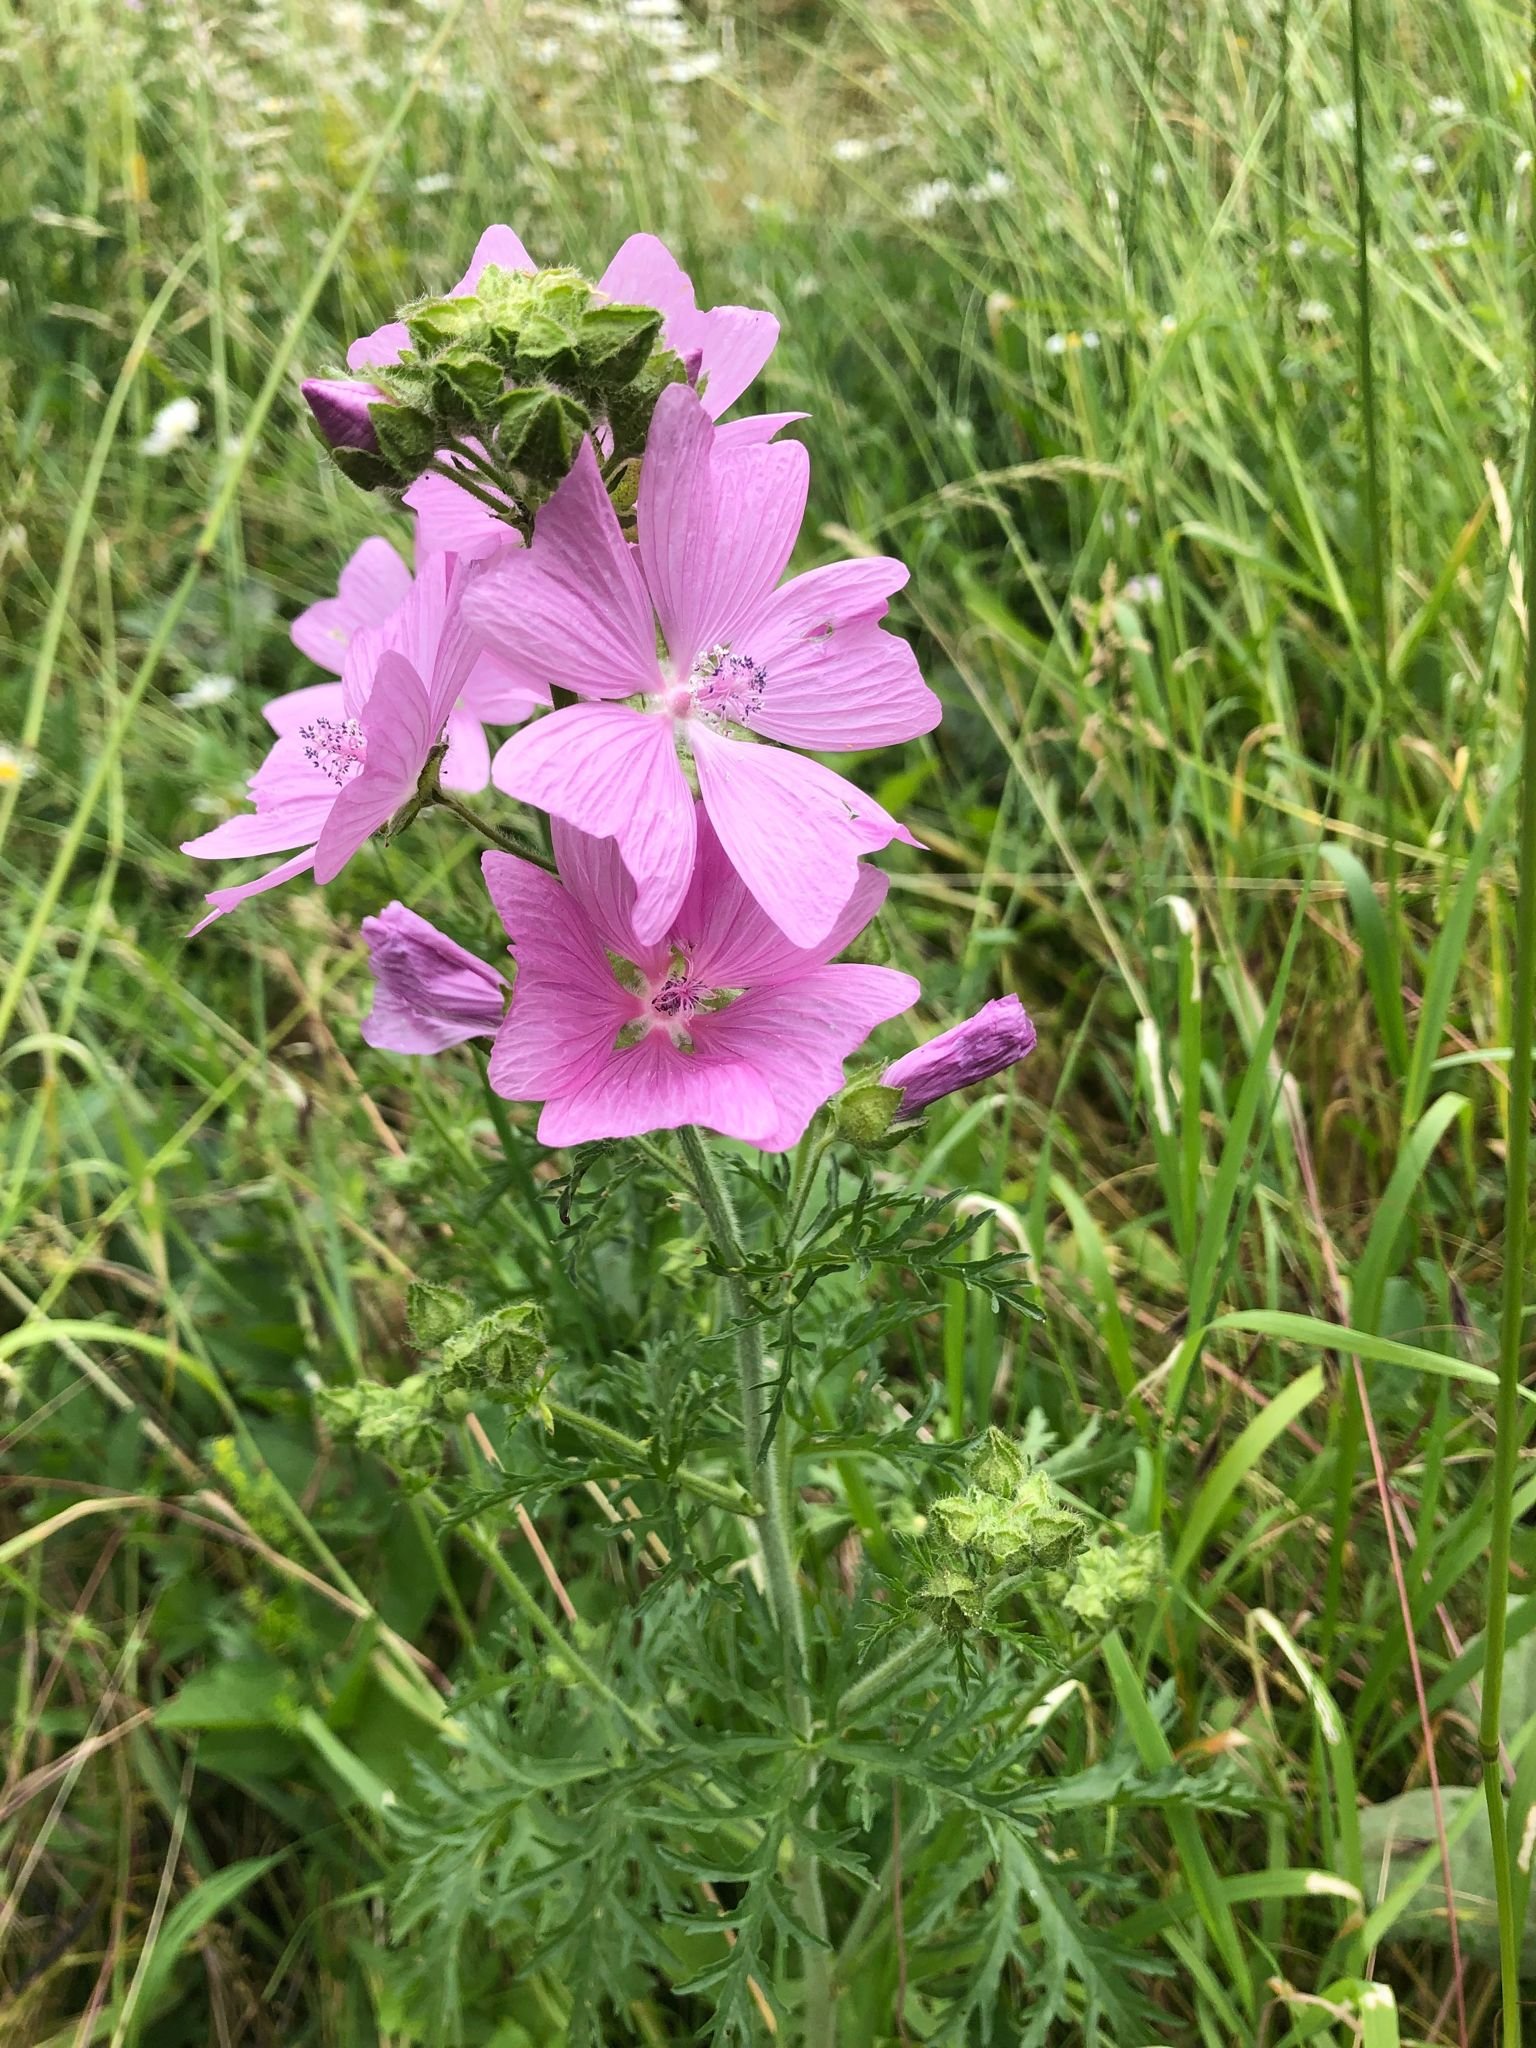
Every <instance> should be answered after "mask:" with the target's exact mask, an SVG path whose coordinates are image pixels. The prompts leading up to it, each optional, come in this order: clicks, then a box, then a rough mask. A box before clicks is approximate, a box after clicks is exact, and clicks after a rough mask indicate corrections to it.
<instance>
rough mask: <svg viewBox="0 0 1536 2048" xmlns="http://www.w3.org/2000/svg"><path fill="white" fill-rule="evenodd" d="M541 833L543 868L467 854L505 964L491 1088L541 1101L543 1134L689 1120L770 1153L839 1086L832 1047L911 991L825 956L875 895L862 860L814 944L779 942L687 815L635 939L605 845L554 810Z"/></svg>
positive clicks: (841, 1046) (900, 982)
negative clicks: (505, 1005)
mask: <svg viewBox="0 0 1536 2048" xmlns="http://www.w3.org/2000/svg"><path fill="white" fill-rule="evenodd" d="M554 841H555V858H556V860H557V862H558V864H559V869H560V876H559V879H558V880H556V878H555V877H554V876H553V875H550V874H547V873H546V872H545V871H544V870H543V869H542V868H537V867H534V866H533V865H532V864H531V863H530V862H528V861H523V860H518V859H517V858H515V857H514V856H513V855H510V854H504V853H487V854H486V855H485V857H484V862H483V865H484V869H485V879H486V884H487V886H488V888H489V889H490V892H491V900H492V902H493V903H494V904H495V905H496V908H497V910H498V911H499V912H500V914H501V919H502V922H503V923H504V924H505V925H506V927H507V931H508V934H509V935H510V937H511V941H512V945H511V951H512V954H513V957H514V959H515V960H516V962H517V978H516V981H515V982H514V984H513V992H512V1005H511V1008H510V1009H509V1010H508V1012H507V1017H506V1021H505V1023H504V1024H503V1025H502V1027H501V1029H500V1031H499V1032H498V1033H497V1036H496V1043H495V1045H494V1047H493V1048H492V1051H491V1067H490V1074H491V1085H492V1087H494V1088H495V1089H496V1091H497V1092H498V1094H501V1095H505V1096H509V1097H511V1098H512V1099H513V1100H516V1101H533V1102H542V1103H543V1105H544V1108H543V1112H542V1114H541V1116H540V1118H539V1138H540V1141H541V1142H542V1143H544V1144H546V1145H576V1144H583V1143H585V1142H587V1141H589V1140H591V1139H596V1138H626V1137H633V1136H636V1135H637V1134H639V1133H641V1132H644V1131H655V1130H671V1129H675V1128H676V1127H677V1126H678V1125H679V1124H693V1123H697V1124H703V1125H705V1126H706V1127H707V1128H708V1129H710V1130H713V1131H720V1132H722V1133H724V1135H725V1136H727V1137H732V1138H740V1139H743V1140H745V1141H746V1142H747V1143H748V1144H753V1145H757V1146H760V1147H761V1148H762V1149H763V1150H764V1151H765V1152H782V1151H783V1150H785V1149H786V1148H787V1147H788V1146H790V1145H793V1144H794V1143H795V1142H796V1140H797V1139H798V1138H799V1137H800V1135H801V1133H802V1132H803V1131H804V1130H805V1128H806V1125H807V1124H808V1123H809V1122H810V1120H811V1118H812V1116H814V1115H815V1113H816V1111H817V1110H818V1109H819V1108H820V1107H821V1105H822V1104H823V1103H824V1102H826V1101H827V1100H828V1099H829V1098H830V1097H831V1096H832V1095H834V1094H836V1092H837V1090H838V1089H839V1088H840V1087H841V1086H842V1084H843V1061H844V1060H845V1059H846V1058H847V1057H848V1055H849V1054H850V1053H852V1052H853V1051H854V1050H855V1048H856V1047H857V1046H858V1045H860V1044H861V1043H862V1041H863V1040H864V1038H865V1037H866V1035H867V1034H868V1033H869V1032H870V1031H871V1030H872V1029H873V1028H874V1026H875V1025H876V1024H879V1023H882V1022H883V1021H884V1020H885V1019H886V1018H888V1017H894V1016H896V1015H898V1014H899V1012H901V1011H902V1010H905V1009H906V1008H907V1007H908V1006H909V1005H910V1004H911V1003H912V1002H914V1001H915V1000H916V997H917V994H918V985H917V983H916V982H915V981H914V980H913V979H912V977H911V976H910V975H908V974H899V973H897V972H896V970H895V969H894V968H890V967H855V966H832V965H830V964H829V962H831V960H832V958H833V956H834V955H835V954H836V953H838V952H840V951H841V950H842V948H843V947H844V946H846V945H847V944H848V943H849V941H850V940H851V939H852V938H853V937H854V935H855V934H856V933H857V932H858V931H859V930H860V929H861V928H862V927H863V926H864V925H865V924H866V923H867V922H868V920H869V919H870V918H871V917H872V916H873V915H874V913H875V911H876V910H877V909H878V908H879V905H880V902H881V900H882V898H883V897H884V895H885V889H886V881H885V877H884V876H883V875H882V874H880V873H879V872H878V870H876V869H874V868H868V867H866V868H862V869H860V871H859V876H858V884H857V887H856V888H855V890H854V892H853V894H852V896H851V897H850V899H849V900H848V902H847V903H845V905H844V906H843V910H842V914H841V916H840V917H838V918H837V920H836V921H835V922H834V924H833V925H832V927H831V929H830V930H828V931H827V933H826V934H825V935H824V937H823V939H822V941H821V943H820V944H819V945H817V946H813V947H806V948H802V947H798V946H794V945H791V944H790V942H789V941H788V940H787V939H786V938H785V937H784V935H783V933H782V932H780V931H778V930H777V929H776V928H775V926H773V925H772V924H771V923H770V922H769V921H768V919H767V918H766V917H765V916H764V915H763V913H762V911H761V910H760V909H759V908H758V906H757V904H756V903H754V902H753V900H752V898H751V896H750V895H749V894H748V892H747V890H746V888H745V887H744V886H743V884H742V881H741V878H740V876H739V875H737V874H736V872H735V871H734V869H733V868H732V867H731V864H730V862H729V861H728V860H727V859H726V857H725V854H724V852H723V851H722V849H721V846H720V843H719V841H718V840H717V839H716V837H715V834H714V832H713V830H712V828H711V826H710V822H709V820H708V818H707V817H704V816H702V815H701V816H700V818H699V820H698V833H697V840H696V851H695V857H694V863H693V869H692V873H691V875H690V877H689V881H688V886H687V889H686V891H685V893H684V896H683V899H682V902H681V903H680V905H679V906H678V909H677V912H676V914H675V916H674V917H673V918H672V920H671V921H670V923H669V925H668V927H667V929H666V930H665V931H664V932H663V933H662V934H660V935H659V937H653V938H651V939H647V938H644V937H642V936H641V935H640V934H639V933H638V932H637V930H636V928H635V922H634V905H635V888H634V883H633V882H632V881H631V879H630V876H629V874H628V872H627V870H626V868H625V866H624V863H623V862H622V861H621V860H620V859H619V857H618V852H617V849H616V847H615V846H614V843H613V841H612V840H611V839H595V838H592V837H590V836H589V835H588V834H586V833H584V832H578V831H574V830H572V829H571V828H570V827H569V826H567V825H564V824H561V823H559V822H558V821H557V822H556V824H555V827H554Z"/></svg>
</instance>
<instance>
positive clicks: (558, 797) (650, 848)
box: [491, 704, 694, 945]
mask: <svg viewBox="0 0 1536 2048" xmlns="http://www.w3.org/2000/svg"><path fill="white" fill-rule="evenodd" d="M491 780H492V782H493V783H495V785H496V787H497V788H498V789H499V790H501V792H502V793H503V795H505V796H513V797H517V798H519V799H520V800H521V801H522V802H523V803H526V804H534V805H536V806H537V807H538V808H539V809H540V810H544V811H548V812H549V814H550V815H551V817H555V818H563V819H564V820H565V822H566V823H567V824H568V825H575V826H577V827H579V829H580V830H581V831H583V832H590V833H592V834H593V836H594V837H595V838H598V839H616V840H617V841H618V843H619V852H620V854H621V856H622V857H623V861H624V865H625V866H626V867H627V868H628V869H629V872H630V874H631V875H632V876H633V877H634V882H635V909H634V928H635V936H636V938H637V939H638V940H639V941H640V943H641V944H642V945H654V944H655V943H656V942H657V941H659V940H660V939H662V938H664V937H665V935H666V931H667V927H668V925H669V924H670V922H671V920H672V916H673V914H674V912H675V911H676V909H677V906H678V904H679V903H681V901H682V900H683V895H684V892H685V891H686V889H687V887H688V878H689V876H690V875H691V873H692V872H693V845H694V825H693V797H692V794H691V793H690V791H689V788H688V783H687V780H686V778H685V776H684V774H683V771H682V768H681V766H680V765H679V762H678V759H677V749H676V744H675V742H674V740H673V737H672V727H671V722H670V720H668V719H665V718H659V717H655V716H653V715H652V714H650V713H649V712H644V711H631V710H629V709H628V708H627V707H626V706H623V705H619V704H572V705H570V706H568V707H567V708H566V709H565V710H563V711H555V712H551V713H550V715H549V716H548V717H547V718H540V719H536V720H535V721H534V723H533V724H532V725H528V726H525V727H524V728H523V730H522V731H521V732H518V733H514V734H513V735H512V737H511V739H509V740H507V741H506V742H505V743H504V744H503V746H502V747H501V749H500V750H499V752H498V753H497V755H496V757H495V759H494V760H493V761H492V763H491Z"/></svg>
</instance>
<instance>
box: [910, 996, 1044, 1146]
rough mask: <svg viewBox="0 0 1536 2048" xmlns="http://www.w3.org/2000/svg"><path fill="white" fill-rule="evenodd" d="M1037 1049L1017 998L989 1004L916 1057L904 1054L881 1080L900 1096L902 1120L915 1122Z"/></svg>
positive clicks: (922, 1048) (932, 1041) (932, 1040)
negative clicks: (943, 1099) (945, 1097)
mask: <svg viewBox="0 0 1536 2048" xmlns="http://www.w3.org/2000/svg"><path fill="white" fill-rule="evenodd" d="M1034 1049H1035V1027H1034V1025H1033V1024H1032V1023H1031V1022H1030V1020H1029V1012H1028V1011H1027V1010H1026V1009H1025V1007H1024V1005H1023V1004H1022V1003H1021V1002H1020V1001H1019V999H1018V997H1017V996H1000V997H999V998H998V1000H997V1001H996V1002H993V1003H986V1004H984V1005H983V1006H982V1008H981V1009H979V1010H978V1011H977V1012H976V1014H975V1016H974V1017H967V1018H966V1020H965V1022H964V1023H963V1024H956V1025H953V1026H952V1027H951V1028H950V1029H949V1030H948V1031H941V1032H940V1033H939V1035H938V1037H937V1038H930V1039H929V1041H928V1043H927V1044H926V1045H920V1046H918V1048H917V1050H916V1051H915V1052H909V1053H904V1054H903V1055H902V1057H901V1058H900V1059H899V1060H896V1061H895V1062H893V1064H892V1065H890V1066H888V1067H887V1068H886V1070H885V1072H884V1073H883V1074H882V1075H881V1076H880V1079H881V1081H882V1082H883V1084H884V1085H885V1086H886V1087H887V1088H899V1089H900V1090H901V1109H900V1112H899V1114H900V1115H902V1116H903V1117H909V1116H917V1115H919V1114H920V1113H921V1112H922V1111H923V1110H925V1109H926V1108H927V1107H928V1105H929V1103H930V1102H937V1101H938V1099H939V1097H940V1096H941V1095H953V1094H954V1092H955V1090H956V1089H957V1088H970V1087H972V1086H974V1084H975V1083H976V1082H977V1081H985V1080H987V1079H988V1078H989V1077H990V1076H991V1075H993V1074H1000V1073H1001V1072H1002V1071H1003V1069H1004V1067H1011V1066H1012V1065H1013V1064H1014V1062H1015V1061H1016V1060H1022V1059H1024V1058H1025V1057H1026V1056H1027V1055H1028V1054H1030V1053H1032V1052H1033V1051H1034Z"/></svg>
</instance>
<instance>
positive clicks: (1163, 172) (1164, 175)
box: [1147, 164, 1170, 192]
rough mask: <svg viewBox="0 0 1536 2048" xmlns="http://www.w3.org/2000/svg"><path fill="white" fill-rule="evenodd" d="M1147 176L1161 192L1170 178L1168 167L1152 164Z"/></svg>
mask: <svg viewBox="0 0 1536 2048" xmlns="http://www.w3.org/2000/svg"><path fill="white" fill-rule="evenodd" d="M1147 176H1148V177H1149V178H1150V179H1151V180H1152V182H1153V184H1154V185H1155V186H1156V187H1157V189H1158V190H1159V191H1160V192H1161V191H1162V190H1163V188H1164V187H1165V186H1166V185H1167V183H1168V179H1169V176H1170V173H1169V170H1168V166H1167V165H1166V164H1154V165H1153V166H1152V168H1151V170H1150V171H1148V173H1147Z"/></svg>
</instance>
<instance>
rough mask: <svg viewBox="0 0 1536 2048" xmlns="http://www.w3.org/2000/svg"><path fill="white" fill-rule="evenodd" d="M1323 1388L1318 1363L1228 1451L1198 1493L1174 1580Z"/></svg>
mask: <svg viewBox="0 0 1536 2048" xmlns="http://www.w3.org/2000/svg"><path fill="white" fill-rule="evenodd" d="M1323 1385H1324V1381H1323V1369H1322V1367H1321V1366H1320V1365H1314V1366H1313V1367H1312V1368H1311V1369H1310V1371H1308V1372H1304V1373H1303V1374H1302V1375H1301V1377H1300V1379H1297V1380H1293V1381H1292V1382H1291V1384H1290V1385H1289V1386H1288V1387H1286V1388H1284V1389H1283V1390H1282V1391H1281V1392H1280V1393H1278V1394H1277V1395H1276V1396H1275V1398H1274V1400H1272V1401H1271V1402H1270V1403H1269V1405H1268V1407H1267V1408H1261V1409H1260V1410H1259V1412H1258V1414H1257V1415H1255V1416H1254V1418H1253V1420H1252V1421H1251V1422H1250V1423H1249V1424H1248V1425H1247V1427H1246V1428H1245V1429H1244V1430H1243V1432H1242V1434H1241V1435H1240V1436H1239V1437H1238V1438H1237V1441H1236V1442H1235V1443H1234V1444H1233V1445H1232V1446H1231V1448H1230V1449H1229V1450H1227V1451H1226V1452H1224V1453H1223V1455H1222V1457H1221V1459H1220V1460H1219V1461H1218V1463H1217V1465H1216V1467H1215V1469H1214V1471H1212V1473H1211V1474H1210V1476H1209V1478H1208V1479H1207V1480H1206V1482H1205V1484H1204V1485H1203V1486H1202V1487H1201V1489H1200V1491H1199V1493H1197V1494H1196V1496H1195V1500H1194V1504H1193V1506H1192V1507H1191V1508H1190V1511H1189V1519H1188V1521H1187V1522H1186V1523H1185V1524H1184V1533H1183V1535H1182V1536H1181V1537H1180V1538H1179V1547H1178V1549H1177V1550H1176V1551H1175V1552H1174V1554H1173V1576H1174V1577H1175V1578H1176V1579H1182V1578H1183V1577H1184V1575H1185V1573H1186V1572H1187V1571H1188V1570H1189V1568H1190V1566H1191V1565H1193V1564H1194V1563H1196V1561H1197V1560H1198V1559H1199V1556H1200V1553H1201V1551H1202V1550H1203V1549H1204V1548H1205V1541H1206V1538H1207V1537H1208V1536H1209V1535H1210V1533H1211V1531H1212V1529H1214V1528H1215V1526H1216V1522H1217V1519H1218V1518H1219V1516H1220V1515H1221V1512H1222V1510H1223V1509H1224V1508H1225V1507H1226V1505H1227V1503H1228V1501H1230V1500H1231V1498H1232V1496H1233V1494H1235V1493H1236V1491H1237V1489H1238V1488H1239V1487H1240V1486H1241V1485H1242V1483H1243V1481H1244V1480H1245V1479H1246V1478H1247V1476H1248V1474H1249V1473H1250V1472H1251V1471H1252V1470H1253V1468H1254V1466H1255V1465H1257V1464H1258V1462H1259V1460H1260V1459H1261V1458H1262V1457H1263V1456H1264V1454H1265V1452H1266V1451H1267V1450H1269V1448H1270V1446H1271V1445H1272V1444H1274V1443H1275V1442H1276V1441H1277V1440H1278V1438H1280V1437H1281V1436H1282V1435H1283V1434H1284V1433H1285V1431H1286V1430H1287V1429H1289V1427H1290V1426H1291V1424H1292V1423H1293V1422H1294V1421H1295V1419H1296V1417H1297V1416H1298V1415H1299V1414H1300V1413H1301V1411H1302V1410H1303V1408H1306V1407H1308V1406H1309V1405H1310V1404H1311V1403H1312V1402H1313V1401H1315V1400H1316V1399H1317V1397H1318V1395H1319V1394H1320V1393H1321V1392H1322V1391H1323Z"/></svg>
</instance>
